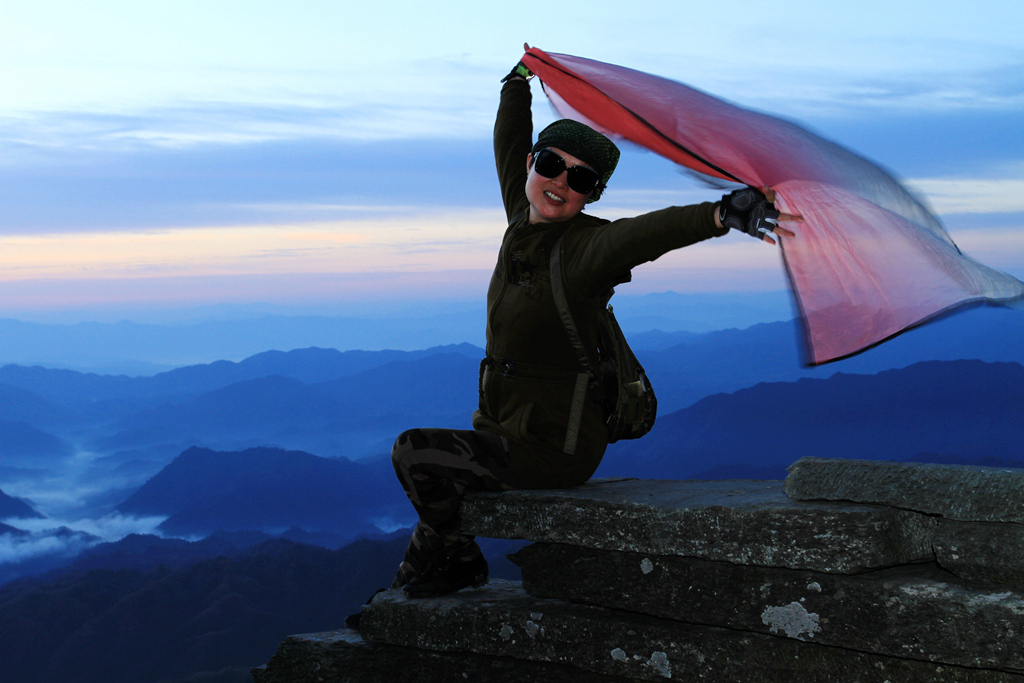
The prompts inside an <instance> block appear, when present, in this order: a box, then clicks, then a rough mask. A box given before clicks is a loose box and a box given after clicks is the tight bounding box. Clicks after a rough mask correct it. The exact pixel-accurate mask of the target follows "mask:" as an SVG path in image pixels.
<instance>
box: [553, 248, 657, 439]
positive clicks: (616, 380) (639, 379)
mask: <svg viewBox="0 0 1024 683" xmlns="http://www.w3.org/2000/svg"><path fill="white" fill-rule="evenodd" d="M561 246H562V238H561V237H559V238H558V240H556V241H555V245H554V247H553V248H552V250H551V291H552V294H553V295H554V298H555V306H556V307H557V308H558V313H559V315H560V316H561V318H562V323H563V324H564V325H565V331H566V333H567V334H568V335H569V341H570V342H572V346H573V349H574V350H575V351H576V357H577V358H578V359H579V362H580V365H581V366H582V367H583V368H584V369H585V370H586V372H587V374H588V375H589V378H590V384H591V385H592V386H593V385H594V384H596V385H597V391H598V395H599V396H600V397H601V405H602V406H603V407H604V410H605V414H606V415H607V416H608V418H607V420H606V423H607V425H608V442H609V443H615V442H616V441H618V440H620V439H639V438H640V437H641V436H643V435H644V434H646V433H647V432H649V431H651V427H653V426H654V420H655V418H656V417H657V414H658V399H657V397H656V396H655V395H654V389H653V388H652V387H651V382H650V380H648V379H647V373H645V372H644V368H643V366H642V365H640V361H638V360H637V359H636V356H635V355H634V354H633V350H632V349H631V348H629V344H628V343H627V342H626V337H625V336H624V335H623V334H622V329H621V328H620V327H619V323H618V321H617V320H615V315H614V313H613V311H612V307H611V306H609V305H608V300H610V299H611V297H612V294H614V293H615V290H614V289H612V290H609V292H608V297H607V299H605V301H604V305H603V306H602V307H601V311H600V313H598V348H597V349H595V350H594V351H596V358H595V357H593V356H592V353H591V351H588V350H587V348H586V347H585V346H584V345H583V342H582V340H581V339H580V333H579V330H578V329H577V327H576V322H575V321H574V320H573V317H572V312H571V311H570V310H569V301H568V299H566V297H565V285H564V283H563V282H562V271H561V267H560V264H559V261H560V253H559V252H560V248H561ZM585 390H586V387H585V386H582V385H581V383H577V391H576V397H575V400H574V402H573V404H574V405H573V410H572V413H573V414H576V413H578V412H581V411H582V408H583V403H582V402H583V399H584V398H585V394H586V391H585ZM571 421H572V418H570V422H571ZM573 440H574V439H573ZM569 446H570V444H569V443H568V439H567V443H566V452H570V453H571V452H572V451H573V450H575V444H574V443H573V444H572V446H573V448H572V449H570V448H569Z"/></svg>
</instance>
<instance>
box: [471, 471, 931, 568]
mask: <svg viewBox="0 0 1024 683" xmlns="http://www.w3.org/2000/svg"><path fill="white" fill-rule="evenodd" d="M461 514H462V528H463V530H465V531H466V532H467V533H471V534H475V535H478V536H489V537H497V538H517V539H523V538H525V539H529V540H533V541H541V542H547V543H567V544H571V545H579V546H583V547H589V548H597V549H603V550H626V551H632V552H644V553H653V554H656V555H681V556H688V557H700V558H704V559H710V560H720V561H726V562H733V563H735V564H745V565H760V566H768V567H788V568H791V569H813V570H816V571H823V572H838V573H854V572H859V571H864V570H867V569H874V568H879V567H887V566H892V565H896V564H904V563H907V562H914V561H919V560H926V559H931V558H932V551H931V536H932V533H933V531H934V528H935V525H936V521H935V519H934V518H932V517H928V516H926V515H920V514H917V513H914V512H907V511H904V510H895V509H892V508H886V507H881V506H867V505H853V504H846V503H820V502H804V501H796V500H792V499H791V498H788V497H787V496H786V495H785V493H783V490H782V483H781V482H778V481H769V482H765V481H742V480H730V481H667V480H649V479H645V480H609V481H602V480H595V481H593V482H590V483H587V484H584V485H583V486H580V487H577V488H573V489H548V490H530V491H506V492H502V493H481V492H476V493H471V494H468V495H467V496H466V498H465V500H464V501H463V504H462V512H461Z"/></svg>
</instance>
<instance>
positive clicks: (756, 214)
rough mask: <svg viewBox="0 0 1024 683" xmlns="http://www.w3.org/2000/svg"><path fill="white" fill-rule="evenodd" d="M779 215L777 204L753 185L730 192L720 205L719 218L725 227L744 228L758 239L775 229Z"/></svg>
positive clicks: (743, 229) (744, 230)
mask: <svg viewBox="0 0 1024 683" xmlns="http://www.w3.org/2000/svg"><path fill="white" fill-rule="evenodd" d="M779 215H780V214H779V212H778V210H776V208H775V205H774V204H772V203H771V202H770V201H768V198H767V197H765V196H764V194H762V193H761V192H759V191H758V190H755V189H754V188H752V187H745V188H743V189H742V190H735V191H733V192H730V193H729V194H727V195H725V196H724V197H722V203H721V204H719V205H718V220H719V221H721V222H722V225H723V226H724V227H726V228H732V229H733V230H742V231H743V232H745V233H747V234H748V235H750V236H752V237H756V238H757V239H762V238H763V237H764V235H765V233H769V232H774V231H775V226H776V225H778V222H779Z"/></svg>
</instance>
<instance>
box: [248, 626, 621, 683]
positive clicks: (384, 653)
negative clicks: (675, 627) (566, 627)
mask: <svg viewBox="0 0 1024 683" xmlns="http://www.w3.org/2000/svg"><path fill="white" fill-rule="evenodd" d="M251 674H252V678H253V681H255V683H381V682H382V681H387V682H388V683H451V682H452V681H487V682H488V683H491V682H493V683H524V681H551V682H552V683H579V681H580V671H579V670H578V669H573V668H571V667H567V666H562V665H557V664H547V663H544V662H531V661H523V660H518V659H511V658H509V657H489V656H486V655H478V654H472V653H461V652H458V653H454V654H448V653H443V652H434V651H431V650H419V649H415V648H409V647H398V646H394V645H385V644H382V643H374V642H370V641H367V640H364V639H363V637H362V636H361V635H360V634H358V633H356V632H355V631H351V630H349V629H341V630H339V631H328V632H324V633H307V634H302V635H294V636H289V637H288V638H286V639H285V640H284V642H282V643H281V645H280V646H279V647H278V650H277V653H276V654H275V655H274V657H273V658H272V659H271V660H270V661H269V662H268V663H267V665H266V666H264V667H260V668H257V669H253V670H252V672H251ZM588 680H593V681H595V683H624V682H625V681H628V680H629V679H627V678H621V677H618V676H602V675H595V677H593V678H591V679H588Z"/></svg>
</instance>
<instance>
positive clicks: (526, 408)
mask: <svg viewBox="0 0 1024 683" xmlns="http://www.w3.org/2000/svg"><path fill="white" fill-rule="evenodd" d="M530 77H532V74H531V73H530V72H529V70H528V69H527V68H526V67H525V66H524V65H523V64H522V63H520V64H518V65H517V66H516V68H515V69H514V70H513V71H512V72H511V73H510V74H509V75H508V76H506V77H505V78H504V79H502V82H503V84H504V85H503V86H502V90H501V102H500V105H499V108H498V114H497V120H496V123H495V126H494V156H495V162H496V164H497V171H498V179H499V182H500V186H501V195H502V199H503V202H504V206H505V213H506V216H507V218H508V221H509V225H508V228H507V230H506V231H505V234H504V237H503V239H502V243H501V248H500V251H499V253H498V261H497V265H496V266H495V268H494V273H493V276H492V277H491V281H490V287H489V289H488V292H487V350H486V351H487V355H486V358H485V359H484V360H483V362H482V363H481V371H480V380H479V384H480V386H479V389H480V402H479V409H478V410H477V411H476V412H475V413H474V415H473V423H472V426H473V429H471V430H456V429H412V430H409V431H406V432H404V433H402V434H401V435H400V436H399V437H398V439H397V440H396V442H395V445H394V448H393V450H392V460H393V463H394V467H395V472H396V474H397V476H398V479H399V481H400V482H401V484H402V486H403V488H404V489H405V492H406V493H407V495H408V497H409V500H410V502H411V503H412V505H413V507H414V508H415V509H416V513H417V515H418V516H419V522H418V524H417V525H416V528H415V530H414V532H413V535H412V539H411V541H410V543H409V547H408V550H407V551H406V553H405V557H404V559H403V561H402V563H401V565H400V567H399V569H398V573H397V576H396V577H395V579H394V582H393V583H392V588H398V587H402V588H404V590H405V592H406V593H407V594H408V595H409V596H410V597H429V596H437V595H443V594H446V593H451V592H453V591H456V590H459V589H460V588H464V587H467V586H477V585H482V584H483V583H485V582H486V581H487V578H488V566H487V562H486V560H485V559H484V557H483V554H482V553H481V550H480V547H479V546H478V545H477V543H476V542H475V540H474V539H473V537H471V536H469V535H467V534H465V533H463V531H462V530H461V525H460V519H459V504H460V501H461V499H462V497H463V495H464V494H465V492H466V491H472V490H484V491H502V490H508V489H518V488H561V487H571V486H577V485H580V484H582V483H583V482H585V481H587V479H589V478H590V476H591V475H592V474H593V473H594V471H595V470H596V469H597V466H598V465H599V464H600V462H601V458H602V456H603V455H604V452H605V448H606V447H607V445H608V430H607V427H606V424H605V421H606V418H607V415H606V414H605V411H604V408H602V405H601V403H600V401H599V399H598V398H597V397H596V396H594V395H591V394H587V395H586V400H585V401H584V402H583V405H582V410H580V409H579V408H577V409H576V410H573V403H574V400H573V399H574V395H575V393H576V391H577V378H578V376H579V374H580V365H579V361H578V360H577V355H576V353H574V350H573V347H572V345H571V343H570V340H569V338H568V336H567V333H566V329H565V327H564V326H563V322H562V319H561V318H560V315H559V311H558V309H557V308H556V304H555V301H554V299H553V296H552V288H551V282H550V274H549V259H550V258H551V257H552V249H553V246H554V245H555V243H556V241H558V240H559V238H561V239H560V242H559V244H560V251H559V258H560V260H561V270H562V274H563V282H564V290H565V295H566V297H567V298H568V301H569V305H570V310H572V311H573V317H574V318H575V320H576V322H577V325H578V328H579V334H580V336H581V338H582V339H583V341H584V343H586V344H588V345H590V346H591V347H592V348H596V345H597V326H596V320H597V317H596V312H597V310H598V308H599V307H603V306H604V305H605V302H606V300H607V296H608V292H609V290H610V289H611V288H612V287H614V286H615V285H618V284H620V283H623V282H627V281H628V280H629V279H630V270H631V269H632V268H633V267H635V266H638V265H640V264H642V263H646V262H648V261H653V260H654V259H656V258H658V257H659V256H661V255H663V254H665V253H666V252H669V251H672V250H674V249H679V248H681V247H685V246H687V245H690V244H694V243H696V242H699V241H702V240H705V239H708V238H712V237H719V236H721V235H724V234H726V233H727V232H728V231H729V228H728V227H725V225H735V226H737V227H739V228H740V229H742V230H744V231H747V232H750V234H752V235H754V236H756V237H759V238H763V239H765V240H766V241H768V242H771V243H772V244H774V243H775V241H774V240H773V239H772V238H771V237H770V233H771V232H772V231H773V230H774V231H775V232H776V233H778V234H781V235H782V236H784V237H792V236H793V233H792V232H791V231H789V230H787V229H785V228H782V227H778V226H777V224H776V222H775V220H799V219H798V218H797V217H794V216H788V215H781V216H780V215H779V213H778V212H777V211H775V210H774V206H773V205H772V204H771V203H769V201H768V199H767V198H766V197H765V196H764V195H763V194H762V193H760V192H759V191H757V190H754V189H752V188H747V189H744V190H739V191H738V192H737V193H733V194H731V195H727V196H726V197H724V198H723V200H722V201H721V202H720V203H713V202H706V203H703V204H697V205H693V206H684V207H669V208H665V209H661V210H659V211H653V212H651V213H646V214H643V215H640V216H636V217H633V218H624V219H620V220H615V221H608V220H605V219H601V218H597V217H594V216H591V215H589V214H586V213H583V209H584V207H585V206H586V205H587V204H590V203H593V202H596V201H597V200H598V199H599V198H600V197H601V195H602V194H603V193H604V191H605V188H606V186H607V183H608V181H609V179H610V178H611V176H612V173H613V171H614V170H615V166H616V164H617V162H618V159H619V150H618V148H617V147H616V146H615V144H614V143H613V142H612V141H611V140H609V139H608V138H607V137H605V136H604V135H602V134H601V133H599V132H597V131H595V130H593V129H592V128H590V127H589V126H587V125H585V124H583V123H580V122H578V121H573V120H568V119H563V120H559V121H555V122H554V123H552V124H551V125H549V126H547V127H546V128H544V129H543V130H542V131H541V132H540V134H539V135H538V136H537V140H536V142H534V141H533V139H532V136H533V125H532V116H531V92H530V85H529V83H528V79H529V78H530ZM740 193H742V201H740V200H739V199H738V197H739V194H740ZM765 217H766V218H767V220H764V218H765ZM567 433H569V434H570V438H567ZM569 444H571V445H572V447H571V448H568V447H567V446H568V445H569Z"/></svg>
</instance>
